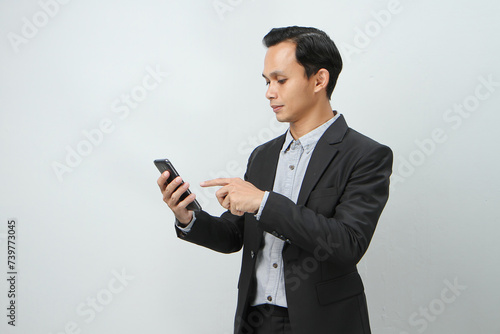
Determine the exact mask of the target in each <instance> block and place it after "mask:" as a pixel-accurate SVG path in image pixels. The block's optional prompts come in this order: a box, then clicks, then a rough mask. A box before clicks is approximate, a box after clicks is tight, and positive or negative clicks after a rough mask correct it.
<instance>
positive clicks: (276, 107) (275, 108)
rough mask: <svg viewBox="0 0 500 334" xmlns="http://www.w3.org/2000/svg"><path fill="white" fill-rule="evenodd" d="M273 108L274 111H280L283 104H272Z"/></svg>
mask: <svg viewBox="0 0 500 334" xmlns="http://www.w3.org/2000/svg"><path fill="white" fill-rule="evenodd" d="M271 108H273V111H274V112H278V111H280V110H281V109H283V106H282V105H271Z"/></svg>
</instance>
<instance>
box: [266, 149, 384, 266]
mask: <svg viewBox="0 0 500 334" xmlns="http://www.w3.org/2000/svg"><path fill="white" fill-rule="evenodd" d="M392 160H393V157H392V151H391V150H390V149H389V148H388V147H386V146H383V145H377V146H375V147H373V148H372V149H371V151H370V152H367V153H365V154H363V155H362V156H361V157H360V158H359V159H358V160H357V162H356V163H355V165H354V167H353V168H352V172H351V173H350V175H349V178H348V180H347V182H346V184H345V186H344V187H343V189H341V195H340V199H339V200H338V203H337V200H336V199H335V200H333V199H332V197H331V196H326V195H325V196H323V197H321V196H320V197H319V198H318V197H316V198H314V201H329V200H331V201H332V204H331V205H332V206H335V208H334V210H333V212H334V214H333V216H332V217H325V216H324V215H322V214H320V213H317V212H315V211H314V210H312V209H311V208H309V207H308V206H311V205H309V204H311V203H309V204H308V203H307V202H306V205H297V204H295V203H294V202H293V201H291V200H290V199H288V198H287V197H285V196H283V195H280V194H278V193H275V192H271V193H270V194H269V197H268V200H267V202H266V205H265V207H264V210H263V211H262V215H261V217H260V220H259V225H260V227H261V228H263V229H264V230H265V231H267V232H269V233H272V234H273V235H275V236H279V237H280V238H281V239H283V240H286V241H287V242H288V243H290V244H294V245H296V246H297V247H299V248H301V249H303V250H305V251H307V252H310V253H312V254H316V252H318V251H319V250H320V249H321V250H322V254H325V253H327V254H328V255H329V256H328V258H327V259H325V260H327V261H333V262H334V263H337V264H345V265H350V264H356V263H357V262H358V261H359V260H360V259H361V257H362V256H363V254H364V253H365V251H366V249H367V248H368V245H369V243H370V240H371V238H372V236H373V233H374V231H375V227H376V225H377V221H378V219H379V217H380V215H381V213H382V210H383V208H384V206H385V204H386V202H387V199H388V196H389V177H390V175H391V172H392ZM333 163H335V161H333ZM309 201H310V202H312V201H313V199H312V198H311V197H310V199H309Z"/></svg>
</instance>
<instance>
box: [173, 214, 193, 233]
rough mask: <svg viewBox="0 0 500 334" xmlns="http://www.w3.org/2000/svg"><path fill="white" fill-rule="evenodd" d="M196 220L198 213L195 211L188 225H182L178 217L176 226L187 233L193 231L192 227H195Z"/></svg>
mask: <svg viewBox="0 0 500 334" xmlns="http://www.w3.org/2000/svg"><path fill="white" fill-rule="evenodd" d="M195 220H196V214H195V213H194V211H193V218H192V219H191V221H190V222H189V224H188V225H187V226H186V227H182V226H181V225H180V223H181V222H180V221H178V220H177V219H176V220H175V226H176V227H177V228H178V229H179V230H181V231H182V232H184V233H185V234H187V233H189V232H190V231H191V228H192V227H193V224H194V221H195Z"/></svg>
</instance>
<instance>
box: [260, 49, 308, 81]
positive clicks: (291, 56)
mask: <svg viewBox="0 0 500 334" xmlns="http://www.w3.org/2000/svg"><path fill="white" fill-rule="evenodd" d="M295 49H296V46H295V44H294V43H292V42H281V43H278V44H276V45H273V46H271V47H270V48H269V49H267V52H266V57H265V58H264V71H263V73H262V74H264V75H265V76H266V77H271V76H276V75H277V74H287V75H293V74H295V73H303V71H304V70H303V67H302V65H300V64H299V63H298V62H297V58H296V57H295Z"/></svg>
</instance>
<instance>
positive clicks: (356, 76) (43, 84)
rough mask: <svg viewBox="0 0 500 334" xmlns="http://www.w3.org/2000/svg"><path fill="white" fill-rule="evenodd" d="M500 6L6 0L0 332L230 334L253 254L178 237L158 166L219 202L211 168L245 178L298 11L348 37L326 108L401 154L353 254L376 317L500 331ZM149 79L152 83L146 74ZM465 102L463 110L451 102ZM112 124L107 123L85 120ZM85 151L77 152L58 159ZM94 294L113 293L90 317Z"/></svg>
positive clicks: (0, 96) (0, 119)
mask: <svg viewBox="0 0 500 334" xmlns="http://www.w3.org/2000/svg"><path fill="white" fill-rule="evenodd" d="M61 1H62V0H61ZM40 3H42V4H45V3H47V4H50V3H52V5H47V6H45V7H46V8H48V9H46V10H45V11H48V12H50V14H51V15H50V16H49V15H48V14H44V13H45V12H44V10H43V8H42V5H41V4H40ZM217 4H219V5H218V6H216V5H217ZM221 4H225V7H222V5H221ZM389 10H392V13H391V12H390V11H389ZM499 10H500V5H499V4H498V2H496V1H491V0H488V1H487V0H478V1H474V2H472V1H465V0H453V1H452V0H446V1H444V0H443V1H439V2H436V1H411V0H401V1H400V2H395V1H388V0H380V1H378V0H377V1H360V0H354V1H353V0H349V1H348V0H335V1H319V0H311V1H308V2H307V4H306V2H305V1H296V0H294V1H291V0H290V1H276V0H274V1H273V0H271V1H261V0H254V1H250V0H243V1H238V0H232V1H230V0H221V1H215V2H214V1H212V0H203V1H200V0H187V1H153V0H145V1H141V2H137V1H125V0H122V1H91V0H88V1H77V0H74V1H71V2H69V3H67V4H60V5H58V8H56V7H55V6H54V2H53V1H52V2H51V1H49V0H42V1H41V2H37V1H16V2H14V1H6V0H2V1H1V2H0V69H1V72H0V73H1V77H0V133H1V141H0V154H1V162H0V189H1V190H0V191H1V192H0V223H1V225H0V243H1V245H0V256H1V258H0V268H1V272H2V274H1V275H0V278H1V282H2V283H1V284H0V288H1V291H0V304H1V305H2V308H1V309H2V310H3V311H1V312H0V313H1V314H0V332H1V333H30V334H31V333H43V334H46V333H53V334H55V333H92V334H99V333H231V331H232V324H233V315H234V310H235V304H236V284H237V276H238V273H239V265H240V256H241V255H240V253H237V254H233V255H223V254H217V253H215V252H212V251H209V250H207V249H204V248H202V247H198V246H195V245H192V244H189V243H185V242H182V241H180V240H178V239H177V238H176V237H175V233H174V228H173V215H172V213H171V212H170V210H169V209H168V207H167V206H166V205H165V204H164V203H163V202H162V198H161V194H160V192H159V190H158V186H157V185H156V179H157V177H158V176H159V173H158V171H157V170H156V168H155V166H154V165H153V163H152V161H153V160H154V159H157V158H169V159H171V160H172V161H173V162H174V164H175V165H176V167H177V169H178V170H179V171H180V173H181V174H182V175H183V176H184V178H185V179H186V180H187V181H189V182H190V183H192V184H193V186H192V190H193V191H194V192H196V193H197V195H198V198H199V199H200V201H201V202H202V205H203V206H204V208H205V209H206V210H207V211H208V212H210V213H212V214H220V213H221V212H222V209H221V208H220V207H219V205H218V203H217V201H216V200H215V199H214V198H213V197H211V196H209V195H210V193H208V192H205V191H203V190H201V189H200V187H198V186H197V185H198V184H199V182H201V181H203V180H206V179H210V178H213V177H217V176H223V175H226V174H229V175H231V176H240V177H241V176H243V171H244V168H245V166H246V161H247V158H248V156H249V153H250V151H251V150H252V148H253V147H255V146H256V145H258V144H260V143H263V142H265V141H267V140H269V139H271V138H273V137H275V136H277V135H279V134H281V133H282V132H283V131H284V130H283V129H285V126H284V125H281V126H280V124H278V123H277V122H276V121H275V120H274V115H273V113H272V110H271V109H270V108H269V106H268V102H267V101H266V99H265V97H264V93H265V82H264V79H263V78H262V77H261V72H262V67H263V58H264V54H265V51H266V50H265V48H264V47H263V46H262V43H261V39H262V37H263V36H264V35H265V34H266V33H267V32H268V31H269V30H270V29H271V28H272V27H278V26H287V25H304V26H315V27H318V28H320V29H322V30H324V31H326V32H327V33H328V34H329V35H330V36H331V37H332V39H333V40H334V41H335V42H336V44H337V45H338V46H339V48H340V49H341V52H342V55H343V58H344V70H343V72H342V73H341V76H340V78H339V81H338V84H337V88H336V90H335V92H334V95H333V99H332V107H333V108H335V109H337V110H339V111H340V112H341V113H343V114H344V116H345V118H346V120H347V122H348V124H349V126H351V127H352V128H354V129H356V130H358V131H360V132H362V133H364V134H366V135H368V136H370V137H372V138H374V139H376V140H377V141H379V142H381V143H384V144H386V145H388V146H390V147H391V148H392V149H393V151H394V153H395V161H394V175H393V178H392V184H393V187H392V192H391V196H390V200H389V202H388V204H387V207H386V209H385V211H384V213H383V215H382V217H381V219H380V222H379V225H378V228H377V231H376V233H375V235H374V238H373V241H372V244H371V246H370V248H369V250H368V253H367V255H366V256H365V257H364V258H363V260H362V261H361V263H360V265H359V269H360V272H361V274H362V276H363V278H364V283H365V287H366V294H367V298H368V305H369V311H370V321H371V325H372V330H373V332H374V333H387V334H404V333H406V334H408V333H410V334H413V333H424V332H425V333H429V334H430V333H464V334H468V333H491V334H498V333H500V324H499V321H498V314H499V311H500V298H499V297H500V292H499V289H498V282H499V278H500V266H499V265H498V254H499V253H500V245H499V242H498V236H499V234H500V227H499V225H498V222H499V218H500V214H499V213H498V212H499V211H498V203H499V200H500V193H499V190H498V187H499V185H500V182H499V181H500V179H499V176H498V175H499V174H498V169H499V167H500V166H499V157H498V142H499V139H500V138H499V135H498V130H497V128H498V123H499V121H500V115H499V113H498V106H499V103H500V87H499V85H498V82H500V68H499V66H498V59H499V57H500V46H499V43H498V37H499V36H498V33H499V31H500V20H499V18H500V17H499V12H500V11H499ZM387 13H390V14H389V15H387ZM377 17H378V19H377ZM32 24H36V25H35V26H34V27H35V29H33V27H32V29H31V30H30V28H29V27H28V26H29V25H32ZM37 25H38V27H37ZM154 70H157V71H159V72H161V73H162V74H161V76H160V77H158V80H157V81H154V80H151V78H149V77H148V75H149V74H148V73H149V72H148V71H154ZM165 73H168V74H167V75H165ZM148 78H149V79H148ZM481 78H482V79H481ZM145 79H146V80H149V81H148V83H149V84H150V85H152V84H154V83H156V84H155V86H156V87H155V88H154V89H151V90H149V91H146V90H144V89H142V88H140V87H141V85H142V83H143V80H145ZM481 80H483V81H485V80H486V81H488V80H489V81H492V82H494V83H496V84H490V85H489V86H488V87H486V86H484V84H482V81H481ZM478 87H479V88H478ZM141 92H142V93H144V92H145V93H146V94H145V95H140V93H141ZM477 92H479V93H480V96H481V99H478V98H477V97H476V96H475V94H477ZM133 93H135V94H136V95H135V96H136V97H140V99H142V98H143V99H142V101H136V102H137V105H136V106H135V108H129V110H128V111H129V113H128V114H125V109H126V108H125V107H124V106H125V104H124V103H122V102H121V101H120V99H121V98H122V96H123V94H129V95H130V94H133ZM137 94H139V95H137ZM464 103H465V104H466V106H467V108H468V109H469V110H471V111H467V109H466V108H463V110H464V111H463V113H462V114H459V113H457V112H455V111H453V108H454V106H455V105H456V104H464ZM113 106H114V107H115V108H113ZM118 106H121V107H122V109H121V111H120V112H115V111H117V107H118ZM106 119H108V121H107V122H110V124H112V125H111V129H108V130H109V131H108V133H103V134H102V137H100V135H99V134H96V131H94V132H92V131H93V130H95V129H97V128H99V124H100V123H101V122H102V121H103V120H104V122H106ZM99 131H100V130H99ZM84 132H90V133H93V134H94V137H93V138H94V143H95V144H91V146H89V143H90V142H89V141H88V139H87V137H86V136H85V134H84ZM433 133H435V134H436V133H438V134H439V135H437V136H436V138H438V139H439V142H438V143H436V142H433V143H431V140H433V139H432V138H433ZM419 143H420V144H419ZM78 148H80V150H81V151H82V152H84V153H85V154H83V155H82V156H81V157H80V158H81V159H80V160H78V159H77V158H75V157H73V160H71V159H70V158H68V155H70V154H69V153H68V152H70V151H71V150H78ZM67 159H70V160H69V161H70V162H71V163H72V165H73V167H71V166H69V165H68V162H67ZM58 164H60V165H58ZM61 165H65V166H66V168H67V169H65V170H64V172H63V173H62V174H61V170H60V171H59V177H58V173H57V172H56V171H55V169H54V166H59V167H60V166H61ZM9 218H16V219H17V224H18V231H17V232H18V240H17V241H18V243H17V260H16V261H17V269H18V272H19V276H18V285H17V293H18V295H17V304H16V305H17V319H16V327H14V328H13V327H12V326H9V325H7V320H8V318H7V317H6V314H7V310H6V305H7V303H8V298H7V290H8V286H7V282H6V279H5V278H4V277H6V276H7V274H6V272H7V268H6V261H7V254H6V249H7V243H6V240H5V237H6V233H7V221H8V219H9ZM121 272H123V273H125V274H126V276H128V277H129V278H128V280H126V281H125V284H126V286H125V285H120V284H121V283H119V281H116V279H115V278H114V277H115V275H116V274H117V273H121ZM109 284H111V286H112V287H114V288H110V286H109ZM448 285H458V286H459V288H458V289H456V291H454V292H453V291H452V290H450V289H449V288H448ZM118 288H119V289H118ZM110 289H111V290H113V291H114V292H112V291H110ZM118 290H120V291H118ZM443 294H444V295H443ZM443 296H444V297H443ZM443 298H444V299H443ZM92 299H97V303H99V300H101V301H102V302H103V303H104V304H105V305H101V304H100V303H99V304H98V305H97V306H98V307H99V310H100V311H99V312H95V317H93V318H92V319H91V316H90V313H91V312H90V310H91V308H90V306H88V305H86V304H87V303H88V302H89V301H91V300H92ZM78 307H81V308H80V311H78ZM65 328H67V329H66V330H65Z"/></svg>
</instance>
